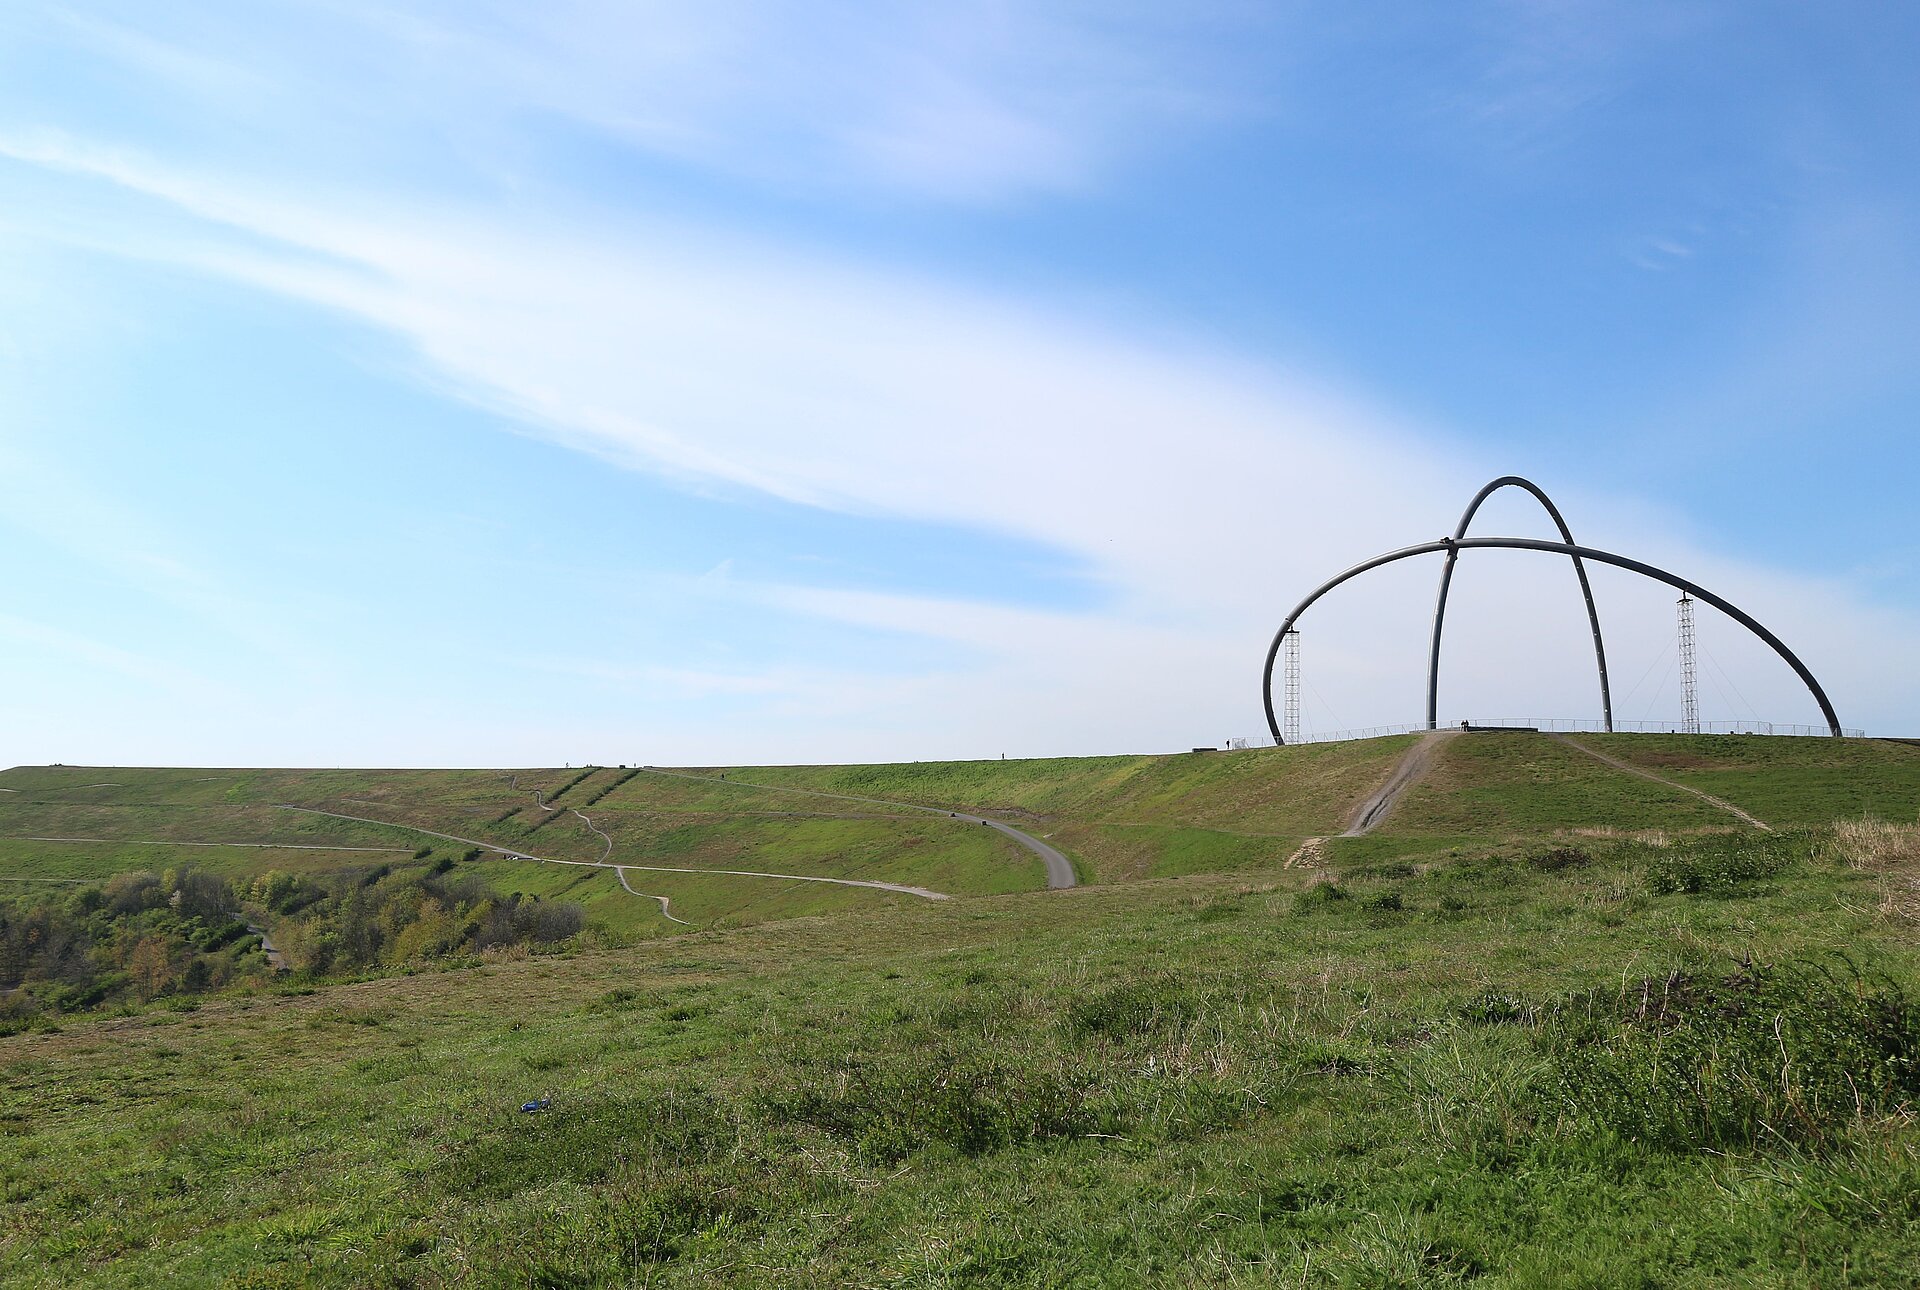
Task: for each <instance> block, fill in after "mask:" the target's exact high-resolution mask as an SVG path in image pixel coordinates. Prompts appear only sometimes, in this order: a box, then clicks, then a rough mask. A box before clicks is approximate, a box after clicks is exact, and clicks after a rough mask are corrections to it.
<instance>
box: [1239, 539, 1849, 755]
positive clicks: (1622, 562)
mask: <svg viewBox="0 0 1920 1290" xmlns="http://www.w3.org/2000/svg"><path fill="white" fill-rule="evenodd" d="M1475 550H1492V551H1544V552H1547V553H1548V554H1551V555H1562V556H1569V557H1572V558H1574V559H1579V560H1591V561H1594V562H1596V563H1598V564H1610V565H1612V566H1614V567H1615V568H1618V569H1625V570H1627V571H1628V572H1630V573H1637V574H1640V575H1641V576H1642V577H1647V578H1652V579H1654V580H1655V581H1656V582H1664V583H1666V584H1667V585H1668V586H1670V587H1674V588H1677V589H1679V590H1680V591H1683V592H1685V593H1687V594H1688V595H1690V596H1692V597H1693V598H1694V599H1696V600H1704V601H1706V602H1707V603H1708V604H1709V605H1712V606H1713V607H1714V608H1715V609H1718V610H1719V611H1720V612H1721V613H1723V614H1725V615H1727V617H1729V618H1731V619H1733V620H1734V621H1735V622H1737V623H1739V624H1740V625H1741V626H1742V627H1745V628H1746V629H1747V630H1748V631H1750V632H1752V633H1753V634H1754V635H1755V636H1758V637H1759V638H1760V639H1761V640H1762V641H1764V642H1766V644H1767V645H1768V647H1769V648H1771V649H1772V650H1773V652H1774V653H1776V654H1778V655H1779V656H1780V657H1781V658H1782V659H1783V660H1785V662H1786V664H1787V666H1789V667H1791V668H1792V669H1793V670H1794V673H1795V674H1796V675H1797V676H1799V678H1800V680H1801V681H1802V682H1803V683H1804V684H1805V685H1806V687H1807V690H1808V692H1809V693H1811V694H1812V695H1813V698H1814V701H1815V702H1816V703H1818V704H1819V705H1820V715H1821V716H1823V717H1825V718H1826V722H1827V730H1828V733H1830V734H1831V735H1832V736H1833V737H1834V738H1836V739H1838V738H1841V737H1842V732H1841V729H1840V718H1839V717H1838V716H1837V715H1836V714H1835V713H1834V710H1833V704H1832V702H1831V701H1830V700H1828V698H1827V692H1826V691H1825V690H1823V689H1821V688H1820V682H1819V681H1818V680H1816V679H1815V678H1814V675H1813V673H1812V672H1811V671H1809V670H1808V669H1807V665H1806V664H1805V663H1802V662H1801V661H1800V657H1799V655H1797V654H1795V653H1794V652H1793V651H1792V650H1790V649H1788V648H1787V646H1786V644H1785V643H1784V642H1783V641H1781V639H1780V638H1779V637H1778V636H1775V635H1774V634H1773V633H1772V632H1770V631H1768V630H1767V628H1766V626H1765V624H1763V623H1761V622H1760V620H1759V619H1757V618H1755V617H1753V615H1751V614H1749V613H1747V612H1746V611H1745V610H1743V609H1741V608H1740V607H1739V606H1738V605H1735V604H1734V603H1733V602H1731V601H1729V600H1724V599H1722V598H1721V597H1719V596H1716V595H1714V594H1713V593H1712V592H1711V591H1708V590H1707V589H1706V588H1705V587H1702V586H1700V585H1699V584H1698V583H1695V582H1690V581H1688V580H1687V579H1685V578H1682V577H1681V576H1680V575H1678V574H1676V573H1669V572H1668V571H1667V570H1665V569H1662V568H1659V567H1658V566H1656V565H1651V564H1646V563H1643V562H1642V561H1639V560H1634V559H1630V558H1628V557H1627V556H1624V555H1615V554H1614V553H1613V552H1611V551H1602V550H1599V549H1597V548H1595V547H1587V546H1576V545H1575V544H1573V543H1571V542H1546V541H1542V540H1540V539H1538V538H1511V537H1490V538H1442V539H1440V540H1439V541H1438V542H1422V543H1420V544H1419V545H1418V546H1408V547H1402V548H1400V549H1399V550H1398V551H1389V552H1387V553H1386V554H1385V555H1377V556H1375V557H1373V558H1372V559H1371V560H1363V561H1361V562H1360V563H1359V564H1356V565H1354V566H1353V567H1352V568H1350V569H1347V570H1346V571H1344V572H1342V573H1340V574H1337V575H1336V576H1334V577H1332V578H1330V579H1328V580H1327V581H1326V582H1323V583H1321V584H1320V586H1318V587H1316V588H1315V589H1314V591H1313V593H1312V594H1311V595H1309V596H1308V597H1307V598H1306V599H1305V600H1303V601H1301V602H1300V603H1299V604H1298V605H1296V606H1295V607H1294V610H1293V612H1292V613H1290V614H1288V615H1287V620H1286V621H1285V622H1284V623H1282V624H1280V630H1279V631H1277V632H1275V633H1274V636H1273V643H1272V644H1271V645H1269V646H1267V663H1266V670H1265V674H1264V676H1263V678H1262V681H1261V686H1260V697H1261V701H1262V702H1263V703H1264V704H1265V706H1266V711H1267V729H1268V730H1270V731H1271V732H1272V733H1273V739H1274V742H1275V743H1277V744H1284V743H1285V742H1286V739H1285V737H1284V736H1282V735H1281V733H1280V722H1279V721H1278V719H1276V718H1275V716H1274V712H1273V662H1274V659H1275V658H1276V657H1277V656H1278V655H1279V653H1280V645H1281V643H1282V642H1283V641H1284V640H1286V637H1287V633H1288V632H1290V631H1292V630H1293V625H1294V623H1295V622H1297V621H1298V620H1299V618H1300V615H1302V614H1304V613H1306V612H1307V610H1308V609H1311V608H1312V607H1313V604H1314V602H1315V601H1317V600H1319V599H1320V598H1321V597H1322V596H1324V595H1326V594H1327V593H1328V592H1329V591H1332V590H1333V589H1334V588H1335V587H1338V586H1339V585H1340V584H1341V583H1343V582H1346V581H1348V580H1350V579H1353V578H1357V577H1359V576H1360V575H1361V574H1363V573H1366V572H1368V571H1369V570H1372V569H1378V568H1380V567H1381V566H1382V565H1388V564H1394V563H1396V562H1398V561H1400V560H1408V559H1412V558H1413V557H1414V556H1419V555H1435V554H1438V553H1440V552H1448V553H1457V552H1460V551H1475Z"/></svg>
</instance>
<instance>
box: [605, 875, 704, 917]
mask: <svg viewBox="0 0 1920 1290" xmlns="http://www.w3.org/2000/svg"><path fill="white" fill-rule="evenodd" d="M613 871H614V873H615V874H617V875H619V878H620V885H621V886H622V887H625V888H626V889H627V890H628V891H630V892H633V894H634V895H636V896H644V897H646V898H647V899H648V900H657V901H659V902H660V917H662V918H664V919H666V920H667V921H668V922H670V923H678V924H680V926H682V927H692V926H693V924H692V923H689V922H688V921H687V920H686V919H684V918H676V917H674V913H673V905H672V902H671V901H669V900H668V899H667V898H666V897H665V896H656V895H654V894H653V893H652V892H650V891H638V890H635V888H634V885H633V884H632V883H630V882H628V881H627V871H626V869H625V867H624V866H621V865H615V866H614V867H613Z"/></svg>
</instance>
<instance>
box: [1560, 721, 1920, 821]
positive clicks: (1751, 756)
mask: <svg viewBox="0 0 1920 1290" xmlns="http://www.w3.org/2000/svg"><path fill="white" fill-rule="evenodd" d="M1580 739H1581V740H1582V742H1586V743H1590V744H1591V745H1592V746H1593V747H1595V748H1599V749H1602V750H1603V751H1605V752H1607V753H1609V754H1610V755H1612V756H1615V757H1618V758H1620V759H1621V760H1623V761H1629V762H1632V763H1633V764H1635V765H1637V766H1644V767H1646V768H1647V769H1649V770H1652V771H1654V772H1655V773H1657V774H1661V775H1666V776H1668V777H1669V778H1672V779H1674V780H1676V781H1678V782H1680V783H1682V784H1687V785H1689V786H1691V787H1693V788H1698V789H1702V790H1704V791H1705V792H1708V793H1712V794H1713V795H1714V796H1716V797H1720V798H1724V799H1726V800H1727V801H1729V802H1732V803H1733V804H1734V805H1735V806H1740V807H1744V808H1745V809H1747V810H1749V811H1751V812H1753V813H1754V814H1755V815H1757V816H1759V817H1760V818H1761V819H1763V820H1765V821H1767V822H1768V823H1769V824H1774V825H1796V824H1824V823H1826V822H1828V821H1830V820H1835V819H1843V818H1854V817H1860V816H1870V817H1872V818H1874V819H1880V820H1888V821H1893V822H1896V823H1909V824H1910V823H1912V822H1913V821H1914V820H1916V819H1920V747H1915V746H1914V745H1912V744H1902V743H1894V742H1892V741H1890V740H1885V739H1824V738H1821V739H1814V738H1769V737H1761V736H1740V735H1694V736H1686V735H1582V736H1580Z"/></svg>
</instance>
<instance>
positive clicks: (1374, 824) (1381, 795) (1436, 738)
mask: <svg viewBox="0 0 1920 1290" xmlns="http://www.w3.org/2000/svg"><path fill="white" fill-rule="evenodd" d="M1458 733H1459V732H1458V731H1454V730H1433V731H1429V732H1428V733H1426V734H1424V735H1422V736H1421V737H1420V742H1418V743H1416V744H1415V745H1414V746H1413V747H1411V748H1409V749H1407V752H1406V755H1405V756H1404V757H1402V758H1401V759H1400V764H1399V765H1398V766H1395V767H1394V768H1393V774H1391V775H1389V776H1387V782H1386V783H1384V784H1382V785H1381V786H1380V788H1379V790H1378V791H1377V792H1375V793H1374V795H1373V796H1372V797H1369V798H1368V799H1367V800H1366V801H1365V802H1362V803H1361V804H1360V809H1359V810H1357V811H1355V812H1354V813H1353V816H1352V817H1351V818H1350V819H1349V820H1348V821H1347V831H1346V832H1345V833H1342V834H1341V835H1340V836H1341V837H1343V838H1359V837H1365V836H1366V835H1367V834H1369V833H1371V832H1373V831H1374V830H1375V829H1376V828H1378V827H1380V823H1381V821H1383V820H1385V819H1386V818H1387V816H1388V815H1389V814H1390V813H1391V812H1392V811H1393V808H1394V805H1395V804H1396V803H1398V802H1399V800H1400V798H1401V797H1402V796H1403V795H1404V794H1405V793H1406V791H1407V790H1408V789H1410V788H1412V787H1413V786H1414V785H1415V784H1417V783H1419V782H1420V780H1421V779H1422V778H1423V777H1424V776H1425V775H1426V773H1427V771H1428V770H1429V769H1431V768H1432V766H1433V759H1434V758H1435V757H1436V756H1438V755H1439V752H1440V748H1441V745H1443V744H1445V743H1446V741H1447V740H1449V739H1452V738H1454V737H1455V735H1457V734H1458Z"/></svg>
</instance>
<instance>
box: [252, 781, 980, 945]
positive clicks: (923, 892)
mask: <svg viewBox="0 0 1920 1290" xmlns="http://www.w3.org/2000/svg"><path fill="white" fill-rule="evenodd" d="M277 809H279V810H282V811H302V812H304V813H306V814H308V815H324V816H326V817H328V818H329V819H334V820H353V821H355V822H356V823H359V824H378V825H380V826H381V827H382V828H388V829H401V830H404V831H405V832H408V833H418V834H421V835H422V836H424V837H429V838H443V839H445V840H446V841H448V842H458V843H460V844H461V845H462V846H468V847H479V848H480V849H481V850H483V851H491V852H493V853H494V854H496V855H503V856H505V857H507V859H509V860H532V861H536V862H538V863H540V864H570V865H579V866H582V867H584V868H588V869H637V870H639V871H641V872H643V873H688V874H694V875H696V876H698V875H709V876H713V875H718V876H724V877H732V878H777V879H779V880H780V881H782V882H824V883H831V884H832V885H834V886H836V887H869V888H872V889H874V890H876V891H893V892H899V893H900V894H902V895H905V896H918V897H920V898H921V899H922V900H951V899H952V897H950V896H948V895H947V894H946V893H945V892H943V891H932V890H930V889H928V888H926V887H910V886H908V885H906V884H905V883H898V882H879V881H875V880H870V879H866V878H822V877H819V876H817V875H814V874H806V873H762V872H761V871H759V870H757V869H680V868H674V867H671V866H668V865H658V864H612V863H610V862H608V861H605V860H558V859H555V858H553V857H551V856H537V855H532V854H530V853H528V852H525V851H521V850H518V849H516V848H514V847H503V846H501V845H499V844H498V843H496V842H485V841H482V840H481V839H479V838H463V837H460V836H459V835H458V834H454V833H441V832H439V831H437V830H435V829H423V828H421V827H420V826H418V825H416V824H396V823H394V822H393V821H392V820H375V819H371V818H369V817H367V816H364V815H342V814H341V813H340V812H338V811H323V810H320V809H319V808H318V807H313V806H290V805H287V804H284V803H283V804H281V805H280V806H279V807H278V808H277ZM628 890H632V889H631V888H628ZM634 894H635V895H640V894H642V893H640V892H635V893H634ZM675 921H676V922H677V921H679V920H677V919H676V920H675Z"/></svg>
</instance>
